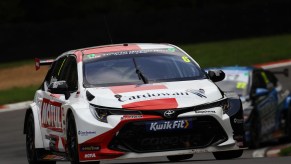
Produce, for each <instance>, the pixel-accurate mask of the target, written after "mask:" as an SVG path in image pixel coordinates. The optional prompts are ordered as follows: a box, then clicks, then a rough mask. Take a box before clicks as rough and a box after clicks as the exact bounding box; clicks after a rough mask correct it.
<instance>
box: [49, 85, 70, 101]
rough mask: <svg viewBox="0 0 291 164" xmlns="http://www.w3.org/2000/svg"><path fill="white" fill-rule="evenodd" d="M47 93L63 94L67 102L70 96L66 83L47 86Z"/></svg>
mask: <svg viewBox="0 0 291 164" xmlns="http://www.w3.org/2000/svg"><path fill="white" fill-rule="evenodd" d="M48 91H49V92H51V93H55V94H64V95H65V99H66V100H67V99H68V98H69V97H70V96H71V94H70V92H69V87H68V84H67V82H66V81H55V82H52V83H51V84H50V85H49V86H48Z"/></svg>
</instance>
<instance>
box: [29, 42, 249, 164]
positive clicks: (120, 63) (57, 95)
mask: <svg viewBox="0 0 291 164" xmlns="http://www.w3.org/2000/svg"><path fill="white" fill-rule="evenodd" d="M41 65H51V67H50V69H49V71H48V73H47V75H46V77H45V79H44V82H43V84H42V86H41V87H40V89H39V90H37V91H36V93H35V97H34V102H33V103H32V104H31V105H30V108H29V109H27V112H26V115H25V122H24V133H25V134H26V150H27V158H28V161H29V163H30V164H32V163H33V164H35V163H43V162H46V163H55V161H58V160H69V161H71V163H73V164H76V163H81V162H87V163H88V162H89V163H90V162H95V163H98V162H99V161H101V160H106V159H107V160H108V159H110V160H111V159H128V158H142V157H154V156H167V157H168V159H169V160H170V161H179V160H184V159H188V158H191V157H192V156H193V154H195V153H202V152H213V154H214V156H215V157H216V159H231V158H237V157H240V156H241V155H242V153H243V149H244V148H245V143H244V128H243V110H242V104H241V100H240V99H239V97H238V96H237V95H236V94H234V93H231V92H229V93H228V92H227V93H224V92H222V91H221V90H220V89H219V88H218V87H217V86H216V85H215V84H214V83H213V82H217V81H220V80H222V79H223V78H224V73H223V72H222V71H209V73H208V74H206V73H205V72H204V71H202V70H201V68H200V67H199V65H198V64H197V63H196V61H195V60H193V59H192V58H191V57H190V56H189V55H188V54H187V53H185V52H184V51H183V50H181V49H180V48H179V47H176V46H174V45H170V44H119V45H108V46H98V47H91V48H83V49H77V50H72V51H68V52H65V53H63V54H62V55H60V56H59V57H57V58H56V59H55V60H39V59H36V68H37V69H39V67H40V66H41Z"/></svg>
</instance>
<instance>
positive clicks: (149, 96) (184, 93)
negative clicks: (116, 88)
mask: <svg viewBox="0 0 291 164" xmlns="http://www.w3.org/2000/svg"><path fill="white" fill-rule="evenodd" d="M190 95H196V96H198V97H201V98H207V97H206V96H205V91H204V90H203V89H199V90H195V89H188V90H186V91H177V92H175V91H174V92H170V91H168V92H155V93H146V94H141V95H132V96H124V95H121V94H116V95H115V98H116V99H117V100H118V101H120V102H126V101H134V100H139V101H142V100H148V99H158V98H169V97H175V98H177V97H185V96H186V97H187V96H190Z"/></svg>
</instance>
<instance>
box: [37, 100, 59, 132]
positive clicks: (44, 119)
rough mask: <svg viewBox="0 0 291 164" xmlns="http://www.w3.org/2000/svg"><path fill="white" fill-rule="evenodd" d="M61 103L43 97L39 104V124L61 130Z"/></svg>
mask: <svg viewBox="0 0 291 164" xmlns="http://www.w3.org/2000/svg"><path fill="white" fill-rule="evenodd" d="M61 105H62V104H61V103H59V102H55V101H54V102H52V101H50V100H49V99H43V103H42V106H41V126H42V127H43V128H47V129H50V130H53V131H57V132H62V131H63V130H62V111H61Z"/></svg>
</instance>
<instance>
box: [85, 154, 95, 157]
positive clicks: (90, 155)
mask: <svg viewBox="0 0 291 164" xmlns="http://www.w3.org/2000/svg"><path fill="white" fill-rule="evenodd" d="M84 158H96V154H95V153H90V154H85V155H84Z"/></svg>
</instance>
